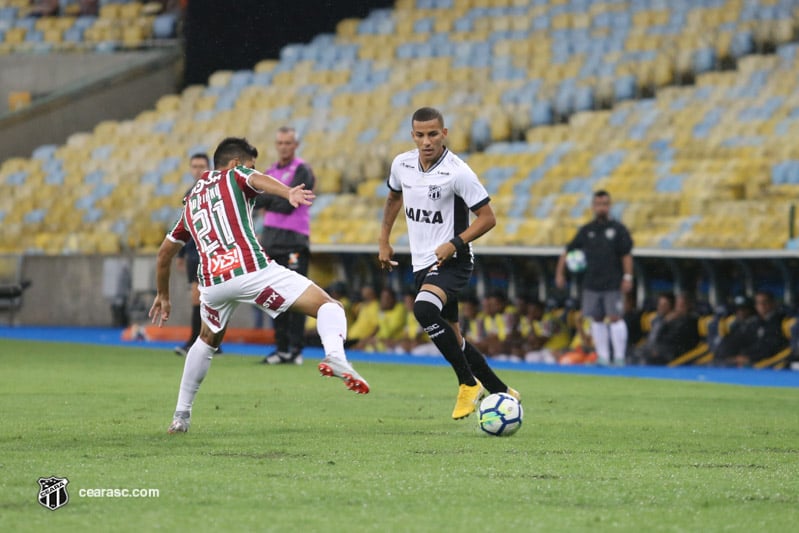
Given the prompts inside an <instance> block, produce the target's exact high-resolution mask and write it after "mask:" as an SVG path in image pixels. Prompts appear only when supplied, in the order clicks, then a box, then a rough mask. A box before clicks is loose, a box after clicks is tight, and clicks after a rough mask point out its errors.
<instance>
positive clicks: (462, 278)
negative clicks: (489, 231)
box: [413, 261, 474, 322]
mask: <svg viewBox="0 0 799 533" xmlns="http://www.w3.org/2000/svg"><path fill="white" fill-rule="evenodd" d="M473 271H474V265H473V264H472V263H466V262H457V261H447V262H445V263H444V264H443V265H441V266H440V267H436V266H435V265H431V266H430V267H428V268H425V269H422V270H419V271H416V272H414V273H413V276H414V281H415V282H416V291H417V292H418V291H419V289H420V288H421V287H422V285H425V284H430V285H435V286H436V287H438V288H440V289H441V290H443V291H444V294H446V295H447V303H446V304H444V308H443V309H442V310H441V316H442V317H443V318H444V320H447V321H448V322H457V321H458V295H459V294H460V293H461V291H463V289H465V288H466V287H467V286H468V285H469V280H470V279H471V277H472V272H473Z"/></svg>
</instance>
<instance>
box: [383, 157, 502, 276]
mask: <svg viewBox="0 0 799 533" xmlns="http://www.w3.org/2000/svg"><path fill="white" fill-rule="evenodd" d="M388 187H389V189H391V190H392V191H395V192H398V193H401V194H402V200H403V204H404V206H405V219H406V221H407V223H408V239H409V242H410V247H411V261H412V263H413V270H414V272H416V271H419V270H422V269H424V268H427V267H429V266H430V265H432V264H434V263H435V262H436V255H435V250H436V248H438V247H439V246H440V245H441V244H443V243H445V242H448V241H449V240H450V239H452V238H453V237H455V236H456V235H459V234H461V233H462V232H463V231H464V230H465V229H466V228H467V227H468V226H469V211H470V210H471V211H476V210H477V209H479V208H480V207H482V206H484V205H485V204H487V203H488V202H489V201H490V198H489V196H488V192H486V189H485V187H483V184H482V183H480V180H479V179H478V178H477V175H476V174H475V173H474V171H472V169H471V168H469V165H467V164H466V163H465V162H464V161H463V160H462V159H461V158H460V157H458V156H457V155H455V154H453V153H452V152H450V151H449V150H448V149H446V148H444V153H442V154H441V157H440V158H439V159H438V160H437V161H436V162H435V163H434V164H433V165H432V166H431V167H430V169H429V170H427V172H423V171H422V167H421V164H420V163H419V150H418V149H416V150H411V151H409V152H405V153H402V154H400V155H398V156H397V157H395V158H394V161H393V162H392V163H391V174H390V175H389V177H388ZM460 255H461V256H464V255H467V254H460ZM455 260H459V261H469V262H472V261H473V256H472V248H471V244H470V245H469V254H468V257H456V258H455Z"/></svg>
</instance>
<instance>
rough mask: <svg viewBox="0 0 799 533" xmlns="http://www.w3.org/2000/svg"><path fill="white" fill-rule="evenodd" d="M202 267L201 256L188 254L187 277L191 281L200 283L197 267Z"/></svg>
mask: <svg viewBox="0 0 799 533" xmlns="http://www.w3.org/2000/svg"><path fill="white" fill-rule="evenodd" d="M199 267H200V256H198V255H191V254H188V255H186V277H187V278H188V280H189V283H198V282H199V280H198V279H197V269H198V268H199Z"/></svg>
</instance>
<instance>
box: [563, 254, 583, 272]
mask: <svg viewBox="0 0 799 533" xmlns="http://www.w3.org/2000/svg"><path fill="white" fill-rule="evenodd" d="M566 268H568V269H569V272H574V273H577V272H582V271H583V270H585V253H584V252H583V251H582V250H571V251H570V252H569V253H567V254H566Z"/></svg>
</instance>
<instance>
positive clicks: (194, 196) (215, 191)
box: [150, 137, 369, 433]
mask: <svg viewBox="0 0 799 533" xmlns="http://www.w3.org/2000/svg"><path fill="white" fill-rule="evenodd" d="M257 157H258V150H256V149H255V148H254V147H253V146H251V145H250V144H249V143H248V142H247V140H246V139H242V138H237V137H229V138H227V139H225V140H223V141H222V142H221V143H220V144H219V146H218V147H217V149H216V152H215V153H214V168H215V169H216V170H213V171H209V172H206V173H205V174H203V175H202V176H201V177H200V179H199V180H197V183H196V185H195V186H194V188H193V189H192V190H191V191H190V192H189V194H188V195H186V198H185V200H184V207H183V213H182V216H181V217H180V218H179V219H178V221H177V222H176V223H175V225H174V227H173V228H172V230H171V231H170V232H169V233H168V234H167V236H166V238H165V239H164V242H163V243H162V244H161V248H160V249H159V250H158V259H157V266H156V278H157V279H156V281H157V293H156V295H155V300H154V301H153V305H152V307H151V308H150V317H151V318H152V320H153V323H155V324H158V325H159V326H161V325H163V324H164V323H165V322H166V321H167V320H169V314H170V311H171V303H170V300H169V274H170V265H171V264H172V258H173V257H174V256H175V254H177V253H178V251H179V250H180V249H181V247H182V246H183V245H184V243H185V242H186V241H187V240H188V239H189V238H193V239H194V242H196V243H197V248H198V251H199V253H200V268H199V271H198V278H199V282H200V301H201V302H202V308H201V310H200V311H201V315H202V326H201V329H200V336H199V337H198V338H197V340H196V341H195V342H194V344H193V345H192V346H191V348H190V349H189V351H188V353H187V354H186V364H185V366H184V368H183V377H182V378H181V382H180V392H179V394H178V403H177V407H176V409H175V415H174V418H173V420H172V424H171V425H170V426H169V430H168V431H169V433H185V432H186V431H188V429H189V425H190V423H191V407H192V404H193V403H194V397H195V396H196V394H197V391H198V390H199V388H200V384H201V383H202V381H203V379H204V378H205V375H206V373H207V372H208V368H209V367H210V365H211V359H212V357H213V355H214V353H215V352H216V349H217V348H218V347H219V344H220V343H221V342H222V338H223V337H224V335H225V328H226V327H227V323H228V320H229V319H230V316H231V314H232V313H233V311H234V310H235V309H236V307H238V305H239V304H240V303H249V304H252V305H255V306H256V307H258V308H260V309H261V310H262V311H264V312H265V313H267V314H269V315H270V316H272V317H275V316H277V315H279V314H280V313H284V312H286V311H289V310H292V311H297V312H300V313H305V314H306V315H308V316H312V317H316V319H317V330H318V332H319V337H320V338H321V340H322V345H323V346H324V350H325V358H324V359H323V360H322V362H320V363H319V372H320V373H321V374H322V375H323V376H335V377H338V378H341V379H342V380H343V381H344V384H345V385H346V386H347V388H348V389H350V390H353V391H355V392H357V393H359V394H366V393H368V392H369V384H368V383H367V382H366V380H364V379H363V378H362V377H361V376H360V375H359V374H358V373H357V372H356V371H355V370H354V369H353V368H352V366H351V365H350V363H349V362H348V361H347V358H346V355H345V353H344V339H346V338H347V319H346V317H345V315H344V308H343V307H342V306H341V304H340V303H339V302H337V301H336V300H334V299H333V298H331V297H330V296H329V295H328V294H327V293H326V292H325V291H324V290H322V289H321V288H319V286H318V285H316V284H315V283H313V282H312V281H311V280H309V279H308V278H306V277H305V276H302V275H300V274H297V273H296V272H293V271H291V270H289V269H287V268H285V267H283V266H281V265H279V264H277V263H276V262H274V261H273V260H271V259H270V258H269V256H268V255H267V253H266V252H265V251H264V249H263V248H262V247H261V245H260V244H259V243H258V237H257V235H258V232H257V230H256V229H255V227H254V226H253V222H252V207H253V204H254V202H255V197H256V196H258V194H261V193H264V192H265V193H268V194H274V195H277V196H280V197H282V198H286V199H287V200H288V201H289V202H290V203H291V204H292V205H293V206H294V207H297V206H298V205H310V204H311V201H312V200H313V198H314V195H313V192H311V191H306V190H304V187H303V185H299V186H297V187H292V188H289V187H287V186H286V185H284V184H283V183H281V182H280V181H278V180H276V179H274V178H273V177H271V176H268V175H265V174H261V173H259V172H256V171H255V170H253V168H254V167H255V159H256V158H257Z"/></svg>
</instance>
